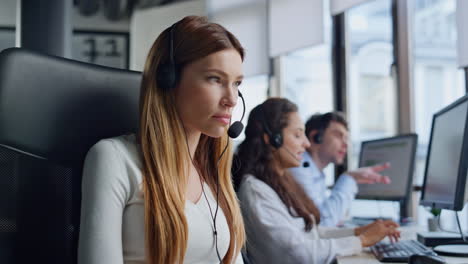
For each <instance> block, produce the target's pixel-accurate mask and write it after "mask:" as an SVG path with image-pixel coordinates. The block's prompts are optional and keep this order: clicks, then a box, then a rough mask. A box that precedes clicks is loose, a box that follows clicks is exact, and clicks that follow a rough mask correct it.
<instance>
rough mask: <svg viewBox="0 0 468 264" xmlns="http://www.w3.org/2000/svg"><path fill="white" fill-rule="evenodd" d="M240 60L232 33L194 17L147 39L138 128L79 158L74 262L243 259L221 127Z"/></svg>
mask: <svg viewBox="0 0 468 264" xmlns="http://www.w3.org/2000/svg"><path fill="white" fill-rule="evenodd" d="M243 58H244V50H243V48H242V47H241V45H240V43H239V41H238V40H237V39H236V38H235V36H233V35H232V34H231V33H230V32H229V31H227V30H226V29H225V28H223V27H222V26H220V25H218V24H214V23H210V22H208V21H207V20H206V18H203V17H197V16H190V17H185V18H184V19H182V20H180V21H179V22H177V23H175V24H174V25H172V26H171V27H169V28H168V29H166V30H164V31H163V32H162V33H161V35H160V36H159V37H158V38H157V39H156V41H155V42H154V44H153V46H152V48H151V50H150V51H149V55H148V57H147V60H146V65H145V69H144V71H143V79H142V83H141V95H140V129H139V131H138V134H137V135H124V136H120V137H116V138H111V139H105V140H101V141H100V142H98V143H97V144H96V145H95V146H93V147H92V148H91V150H90V151H89V153H88V155H87V157H86V161H85V167H84V172H83V183H82V189H83V191H82V192H83V194H82V197H83V198H82V210H81V227H80V239H79V250H78V262H79V263H81V264H97V263H112V264H121V263H125V264H130V263H132V264H136V263H149V264H163V263H164V264H166V263H167V264H169V263H171V264H172V263H198V264H204V263H207V264H208V263H221V262H222V263H236V264H238V263H242V258H241V255H240V249H241V248H242V246H243V244H244V240H245V238H244V226H243V221H242V217H241V214H240V209H239V206H238V203H237V200H236V196H235V192H234V190H233V187H232V185H231V177H230V169H231V159H230V157H231V145H230V142H229V139H228V137H227V134H226V130H227V128H228V126H229V124H230V119H231V113H232V110H233V108H234V106H235V105H236V103H237V99H238V87H239V85H240V84H241V82H242V78H243V77H242V61H243ZM223 151H225V152H224V155H222V153H223ZM218 204H219V207H218V206H217V205H218Z"/></svg>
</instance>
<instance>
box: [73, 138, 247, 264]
mask: <svg viewBox="0 0 468 264" xmlns="http://www.w3.org/2000/svg"><path fill="white" fill-rule="evenodd" d="M141 185H142V175H141V158H140V151H139V150H138V148H137V145H136V140H135V136H134V135H127V136H120V137H116V138H111V139H105V140H101V141H99V142H98V143H97V144H96V145H94V146H93V147H92V148H91V149H90V150H89V152H88V154H87V156H86V161H85V165H84V169H83V181H82V206H81V225H80V237H79V246H78V263H79V264H102V263H112V264H123V263H125V264H142V263H146V261H145V235H144V231H145V227H144V200H143V193H142V190H141ZM204 190H205V193H206V196H207V198H208V199H207V200H208V201H207V200H206V199H205V197H204V196H203V195H202V196H201V197H200V199H199V201H198V202H197V203H193V202H191V201H189V200H187V201H186V203H185V216H186V218H187V223H188V242H187V251H186V253H185V260H184V263H186V264H189V263H190V264H214V263H219V260H218V257H217V254H216V249H215V245H214V237H213V227H212V226H213V220H212V218H211V215H210V211H209V207H208V204H207V202H209V204H210V205H211V207H212V210H214V209H215V207H216V200H215V198H214V197H213V194H212V193H211V191H210V188H209V186H208V185H207V184H205V185H204ZM216 225H217V231H218V249H219V252H220V255H221V257H223V256H224V255H225V254H226V252H227V250H228V247H229V240H230V234H229V228H228V225H227V222H226V218H225V216H224V214H223V212H222V210H221V209H219V211H218V216H217V220H216ZM166 242H167V243H171V241H166ZM235 263H236V264H241V263H243V262H242V257H241V255H240V254H239V257H238V258H237V259H236V262H235Z"/></svg>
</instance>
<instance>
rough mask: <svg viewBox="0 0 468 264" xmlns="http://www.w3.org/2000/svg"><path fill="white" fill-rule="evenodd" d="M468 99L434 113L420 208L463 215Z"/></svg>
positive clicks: (462, 99)
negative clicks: (461, 211)
mask: <svg viewBox="0 0 468 264" xmlns="http://www.w3.org/2000/svg"><path fill="white" fill-rule="evenodd" d="M467 113H468V96H464V97H462V98H460V99H459V100H457V101H455V102H454V103H452V104H450V105H449V106H447V107H445V108H443V109H442V110H440V111H439V112H437V113H435V114H434V116H433V118H432V129H431V136H430V141H429V149H428V152H427V158H426V168H425V171H424V183H423V188H422V193H421V201H420V204H421V205H425V206H431V207H434V208H440V209H450V210H454V211H460V210H462V209H463V205H464V204H465V201H466V199H465V193H466V190H465V189H466V186H465V183H466V176H467V167H468V130H467V129H466V126H467V122H466V121H467V118H468V115H467Z"/></svg>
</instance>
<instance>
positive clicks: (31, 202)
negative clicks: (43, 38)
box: [0, 48, 141, 264]
mask: <svg viewBox="0 0 468 264" xmlns="http://www.w3.org/2000/svg"><path fill="white" fill-rule="evenodd" d="M140 81H141V74H140V73H138V72H131V71H124V70H118V69H112V68H107V67H102V66H96V65H91V64H86V63H81V62H77V61H72V60H67V59H63V58H58V57H51V56H45V55H40V54H36V53H33V52H30V51H27V50H23V49H18V48H12V49H6V50H4V51H2V52H0V263H57V264H58V263H60V264H69V263H76V249H77V240H78V234H79V220H80V200H81V195H80V193H81V172H82V165H83V161H84V157H85V155H86V153H87V151H88V149H89V148H90V147H91V146H92V145H93V144H95V143H96V142H97V141H99V139H101V138H107V137H113V136H117V135H121V134H126V133H131V132H135V131H136V129H137V125H138V99H139V98H138V97H139V86H140Z"/></svg>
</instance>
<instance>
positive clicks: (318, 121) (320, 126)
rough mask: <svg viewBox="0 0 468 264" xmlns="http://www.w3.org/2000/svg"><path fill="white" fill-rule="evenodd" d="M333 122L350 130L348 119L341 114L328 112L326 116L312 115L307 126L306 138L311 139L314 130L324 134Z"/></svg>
mask: <svg viewBox="0 0 468 264" xmlns="http://www.w3.org/2000/svg"><path fill="white" fill-rule="evenodd" d="M332 121H334V122H337V123H340V124H342V125H343V126H344V127H345V128H346V129H348V122H346V119H345V117H344V115H343V114H342V113H341V112H328V113H325V114H320V113H317V114H314V115H312V116H311V117H310V118H309V119H308V120H307V122H306V124H305V134H306V137H307V138H309V135H310V132H312V131H313V130H318V131H321V133H324V132H325V130H326V129H327V128H328V126H330V123H331V122H332Z"/></svg>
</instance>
